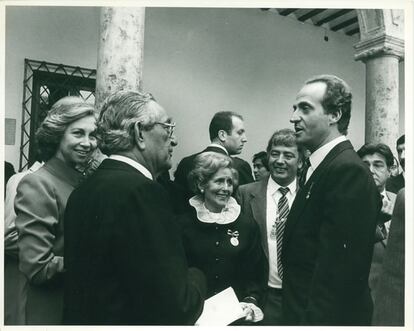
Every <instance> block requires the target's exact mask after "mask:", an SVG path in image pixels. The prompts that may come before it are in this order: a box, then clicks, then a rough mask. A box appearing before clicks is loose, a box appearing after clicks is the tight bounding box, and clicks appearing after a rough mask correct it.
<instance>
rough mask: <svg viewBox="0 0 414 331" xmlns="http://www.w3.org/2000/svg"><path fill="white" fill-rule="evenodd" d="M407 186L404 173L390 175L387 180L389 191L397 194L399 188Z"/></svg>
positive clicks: (386, 186)
mask: <svg viewBox="0 0 414 331" xmlns="http://www.w3.org/2000/svg"><path fill="white" fill-rule="evenodd" d="M404 186H405V179H404V176H403V174H402V173H401V174H399V175H398V176H395V177H390V178H388V180H387V183H386V185H385V188H386V189H387V191H390V192H392V193H395V194H397V193H398V191H399V190H401V189H402V188H403V187H404Z"/></svg>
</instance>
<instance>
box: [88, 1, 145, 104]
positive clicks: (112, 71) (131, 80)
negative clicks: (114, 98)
mask: <svg viewBox="0 0 414 331" xmlns="http://www.w3.org/2000/svg"><path fill="white" fill-rule="evenodd" d="M144 23H145V8H143V7H103V8H102V9H101V22H100V40H99V50H98V67H97V75H96V95H95V106H96V108H97V109H98V110H100V109H101V105H102V103H103V101H104V100H105V98H106V97H107V96H108V95H109V94H111V93H112V92H115V91H119V90H138V89H139V88H140V86H141V82H142V67H143V57H144Z"/></svg>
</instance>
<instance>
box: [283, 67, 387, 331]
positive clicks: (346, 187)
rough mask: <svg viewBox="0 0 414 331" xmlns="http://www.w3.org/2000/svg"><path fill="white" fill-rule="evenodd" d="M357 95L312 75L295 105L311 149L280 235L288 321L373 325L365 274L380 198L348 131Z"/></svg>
mask: <svg viewBox="0 0 414 331" xmlns="http://www.w3.org/2000/svg"><path fill="white" fill-rule="evenodd" d="M351 100H352V94H351V92H350V89H349V87H348V85H347V84H346V83H345V82H344V81H343V80H342V79H340V78H338V77H335V76H331V75H322V76H317V77H314V78H312V79H310V80H308V81H307V82H306V83H305V85H304V86H303V88H302V89H301V90H300V91H299V93H298V95H297V97H296V101H295V103H294V105H293V114H292V118H291V122H292V123H293V124H294V128H295V132H296V139H297V143H298V145H302V146H303V147H305V148H307V149H308V150H309V151H310V152H311V154H310V157H309V162H307V163H306V164H307V165H306V166H305V169H306V168H307V170H304V171H303V175H302V178H301V179H300V181H299V182H300V183H301V184H302V187H301V189H300V190H299V192H298V193H297V195H296V199H295V201H294V202H293V205H292V208H291V210H290V213H289V216H288V219H287V221H286V227H285V231H284V238H283V248H282V265H283V270H284V274H283V294H282V311H283V319H284V323H286V324H288V325H341V326H342V325H369V324H370V321H371V315H372V308H373V307H372V299H371V295H370V290H369V287H368V275H369V270H370V265H371V258H372V251H373V245H374V234H375V227H376V222H377V217H378V215H379V212H380V209H381V198H380V195H379V193H378V190H377V188H376V186H375V183H374V180H373V179H372V176H371V174H370V173H369V170H368V169H367V167H366V166H365V165H364V164H363V163H362V161H361V159H360V158H359V157H358V155H357V154H356V152H355V151H354V149H353V147H352V145H351V143H350V142H349V141H348V140H347V138H346V137H345V135H346V134H347V129H348V125H349V120H350V117H351Z"/></svg>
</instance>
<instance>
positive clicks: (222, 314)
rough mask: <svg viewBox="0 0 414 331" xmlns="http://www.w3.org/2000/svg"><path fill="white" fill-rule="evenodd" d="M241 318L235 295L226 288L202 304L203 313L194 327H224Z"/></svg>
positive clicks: (241, 310)
mask: <svg viewBox="0 0 414 331" xmlns="http://www.w3.org/2000/svg"><path fill="white" fill-rule="evenodd" d="M243 316H244V314H243V309H242V308H241V306H240V303H239V300H238V299H237V296H236V293H234V290H233V288H231V287H228V288H226V289H225V290H223V291H221V292H220V293H218V294H216V295H214V296H212V297H211V298H208V299H207V300H206V301H205V302H204V309H203V313H202V314H201V316H200V318H199V319H198V320H197V322H196V323H195V325H214V326H224V325H229V324H230V323H231V322H234V321H235V320H238V319H239V318H241V317H243Z"/></svg>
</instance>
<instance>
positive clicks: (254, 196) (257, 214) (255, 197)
mask: <svg viewBox="0 0 414 331" xmlns="http://www.w3.org/2000/svg"><path fill="white" fill-rule="evenodd" d="M268 180H269V176H268V177H267V178H265V179H263V180H261V181H259V182H257V184H258V185H257V186H256V189H255V190H253V191H252V192H250V208H251V209H252V214H253V217H254V219H255V220H256V223H257V224H258V225H259V229H260V235H261V238H262V246H263V249H264V252H265V254H266V256H267V257H269V247H268V243H267V226H266V208H267V206H266V192H267V182H268Z"/></svg>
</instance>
